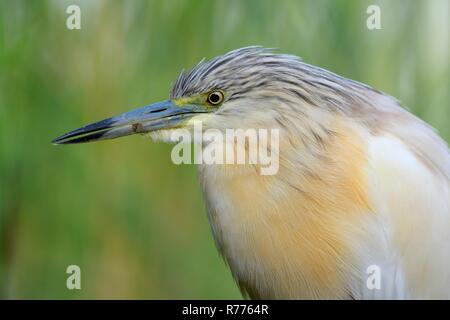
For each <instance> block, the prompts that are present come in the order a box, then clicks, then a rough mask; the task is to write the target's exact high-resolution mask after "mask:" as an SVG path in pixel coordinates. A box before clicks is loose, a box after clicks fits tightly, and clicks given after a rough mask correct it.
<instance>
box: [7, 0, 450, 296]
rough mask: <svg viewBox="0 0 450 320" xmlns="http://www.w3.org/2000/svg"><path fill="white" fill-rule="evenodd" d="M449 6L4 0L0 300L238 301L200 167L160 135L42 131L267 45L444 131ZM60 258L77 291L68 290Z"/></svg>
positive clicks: (448, 111) (118, 107)
mask: <svg viewBox="0 0 450 320" xmlns="http://www.w3.org/2000/svg"><path fill="white" fill-rule="evenodd" d="M449 3H450V2H449V1H447V0H442V1H440V0H432V1H411V0H401V1H400V0H398V1H377V0H371V1H361V0H354V1H335V0H319V1H318V0H311V1H298V0H293V1H256V0H254V1H225V0H224V1H209V0H201V1H186V0H184V1H183V0H177V1H175V0H170V1H167V0H165V1H136V0H133V1H112V0H111V1H97V0H95V1H92V0H90V1H75V0H71V1H9V0H8V1H7V0H0V297H1V298H31V299H35V298H63V299H78V298H150V299H153V298H158V299H159V298H163V299H164V298H176V299H179V298H198V299H202V298H213V299H222V298H240V297H241V296H240V293H239V291H238V290H237V288H236V286H235V284H234V282H233V279H232V277H231V275H230V273H229V271H228V269H227V268H226V266H225V264H224V263H223V261H222V260H221V258H220V257H219V255H218V254H217V252H216V250H215V247H214V242H213V239H212V236H211V234H210V230H209V225H208V221H207V218H206V214H205V210H204V207H203V202H202V197H201V192H200V189H199V186H198V183H197V180H196V174H195V167H194V166H187V165H183V166H176V165H174V164H172V162H171V161H170V150H171V146H170V145H164V144H155V143H151V142H149V141H147V140H146V139H143V138H140V137H138V136H133V137H129V138H123V139H119V140H116V141H114V142H111V141H106V142H102V143H95V144H86V145H75V146H69V147H66V146H62V147H55V146H53V145H52V144H51V143H50V140H52V139H53V138H55V137H56V136H58V135H59V134H62V133H64V132H66V131H68V130H71V129H74V128H77V127H79V126H80V125H84V124H86V123H89V122H92V121H95V120H100V119H103V118H105V117H108V116H111V115H115V114H118V113H121V112H124V111H127V110H129V109H131V108H135V107H139V106H143V105H146V104H148V103H150V102H153V101H158V100H161V99H165V98H166V97H167V96H168V92H169V88H170V84H171V83H172V81H173V80H174V79H175V77H176V76H177V75H178V73H179V72H180V71H181V69H182V68H188V67H190V66H192V65H193V64H195V63H197V62H198V61H199V60H200V59H201V58H203V57H213V56H215V55H219V54H222V53H224V52H226V51H228V50H231V49H235V48H237V47H241V46H247V45H263V46H269V47H277V48H280V50H281V51H282V52H286V53H292V54H296V55H299V56H301V57H302V58H303V59H304V60H305V61H306V62H308V63H312V64H316V65H319V66H321V67H325V68H327V69H330V70H332V71H334V72H337V73H339V74H342V75H344V76H346V77H350V78H353V79H356V80H358V81H362V82H365V83H367V84H370V85H372V86H374V87H376V88H378V89H380V90H383V91H385V92H387V93H389V94H391V95H393V96H395V97H397V98H398V99H399V100H400V101H401V102H402V103H403V104H404V105H406V106H408V107H409V108H410V109H411V110H412V111H413V112H414V113H415V114H417V115H419V116H420V117H422V118H423V119H425V120H426V121H428V122H429V123H430V124H432V125H433V126H434V127H435V128H437V129H438V130H439V132H440V134H441V135H442V136H443V137H444V138H445V139H447V141H449V138H450V127H449V123H450V121H449V120H450V97H449V87H450V86H449ZM70 4H77V5H79V6H80V7H81V26H82V29H81V30H68V29H67V28H66V18H67V16H68V15H67V14H66V12H65V11H66V8H67V6H68V5H70ZM370 4H377V5H379V6H380V8H381V19H382V20H381V21H382V29H381V30H374V31H369V30H368V29H367V28H366V18H367V14H366V8H367V7H368V5H370ZM71 264H76V265H79V266H80V267H81V285H82V289H81V290H72V291H70V290H68V289H67V288H66V278H67V276H68V275H67V274H66V268H67V266H68V265H71Z"/></svg>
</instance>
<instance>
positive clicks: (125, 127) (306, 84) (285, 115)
mask: <svg viewBox="0 0 450 320" xmlns="http://www.w3.org/2000/svg"><path fill="white" fill-rule="evenodd" d="M365 89H367V87H366V86H364V85H362V84H359V83H357V82H354V81H351V80H348V79H345V78H342V77H339V76H337V75H335V74H333V73H331V72H329V71H326V70H324V69H321V68H318V67H314V66H311V65H308V64H305V63H302V62H301V61H300V58H298V57H296V56H293V55H286V54H277V53H273V51H272V50H270V49H265V48H262V47H255V46H253V47H245V48H241V49H236V50H233V51H230V52H228V53H226V54H224V55H222V56H218V57H216V58H213V59H211V60H207V61H205V60H202V61H201V62H200V63H199V64H197V65H196V66H195V67H194V68H192V69H191V70H189V71H184V72H182V73H181V74H180V75H179V76H178V78H177V79H176V81H175V83H174V84H173V87H172V90H171V93H170V98H169V99H168V100H164V101H161V102H157V103H154V104H150V105H148V106H145V107H142V108H139V109H135V110H132V111H129V112H126V113H123V114H121V115H118V116H115V117H111V118H108V119H104V120H102V121H99V122H95V123H92V124H89V125H87V126H84V127H82V128H79V129H76V130H73V131H71V132H68V133H66V134H64V135H62V136H60V137H58V138H56V139H55V140H53V143H55V144H71V143H81V142H91V141H98V140H105V139H113V138H118V137H122V136H127V135H132V134H147V135H149V136H150V137H151V138H153V139H155V140H169V141H170V140H171V138H170V136H171V132H173V131H174V130H177V129H180V128H182V129H188V130H190V129H192V128H193V124H194V123H195V121H201V122H202V127H203V129H209V128H214V129H218V130H224V129H227V128H230V129H246V128H274V127H278V128H279V127H283V128H284V129H286V130H291V131H292V130H299V129H300V130H301V129H305V130H309V131H310V132H309V135H310V136H311V132H312V130H311V128H314V127H316V128H320V127H322V128H323V127H324V126H325V127H326V123H325V124H324V123H322V124H321V123H319V122H320V121H322V122H323V121H326V119H327V116H326V115H327V114H329V111H333V110H334V111H339V110H340V111H342V110H344V111H345V110H346V108H344V106H345V105H346V104H349V102H350V101H352V100H353V101H354V100H358V99H364V97H363V96H362V95H359V93H360V92H363V91H364V90H365ZM318 119H319V120H320V121H318ZM302 124H304V125H302ZM316 131H317V130H316ZM314 134H320V132H316V133H314ZM301 135H302V134H301V133H300V136H301Z"/></svg>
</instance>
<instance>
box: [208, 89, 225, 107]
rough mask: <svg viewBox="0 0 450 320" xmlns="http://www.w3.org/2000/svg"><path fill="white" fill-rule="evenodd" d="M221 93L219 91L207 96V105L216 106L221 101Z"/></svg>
mask: <svg viewBox="0 0 450 320" xmlns="http://www.w3.org/2000/svg"><path fill="white" fill-rule="evenodd" d="M223 98H224V97H223V93H222V92H221V91H213V92H211V93H210V94H209V95H208V99H207V100H208V103H210V104H212V105H214V106H216V105H218V104H220V103H221V102H222V101H223Z"/></svg>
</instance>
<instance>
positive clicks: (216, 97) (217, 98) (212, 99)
mask: <svg viewBox="0 0 450 320" xmlns="http://www.w3.org/2000/svg"><path fill="white" fill-rule="evenodd" d="M209 101H210V102H211V103H218V102H219V101H220V95H219V94H218V93H211V95H210V96H209Z"/></svg>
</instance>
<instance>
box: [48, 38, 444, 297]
mask: <svg viewBox="0 0 450 320" xmlns="http://www.w3.org/2000/svg"><path fill="white" fill-rule="evenodd" d="M198 121H201V123H202V124H203V130H206V129H215V130H218V131H220V132H224V131H225V130H227V129H238V128H242V129H250V128H276V129H277V130H279V146H278V151H277V152H278V157H279V168H278V171H277V173H276V174H273V175H262V174H261V173H260V172H259V170H258V168H259V166H260V164H258V163H257V162H256V163H251V164H249V163H247V164H244V165H242V164H198V165H197V171H198V178H199V182H200V185H201V188H202V191H203V195H204V198H205V202H206V208H207V210H206V211H207V214H208V218H209V222H210V225H211V229H212V233H213V237H214V240H215V243H216V246H217V248H218V250H219V252H220V253H221V255H222V256H223V257H224V260H225V261H226V263H227V265H228V266H229V268H230V270H231V273H232V275H233V277H234V279H235V280H236V283H237V285H238V286H239V288H240V290H241V292H242V293H243V295H244V297H247V298H251V299H432V298H438V299H444V298H446V299H448V298H450V152H449V149H448V146H447V144H446V142H445V141H444V140H443V139H442V138H441V137H440V136H439V135H438V134H437V133H436V131H435V130H434V129H433V128H432V127H431V126H430V125H428V124H427V123H426V122H424V121H422V120H421V119H419V118H418V117H416V116H415V115H413V114H412V113H410V112H409V111H407V109H406V108H404V107H403V106H402V105H401V104H400V103H399V102H398V101H397V100H396V99H395V98H393V97H391V96H389V95H388V94H385V93H383V92H381V91H378V90H376V89H374V88H372V87H371V86H369V85H366V84H363V83H360V82H357V81H354V80H351V79H348V78H345V77H342V76H339V75H337V74H335V73H333V72H331V71H328V70H325V69H323V68H319V67H316V66H313V65H310V64H307V63H305V62H303V61H302V60H301V59H300V58H299V57H297V56H295V55H290V54H282V53H279V52H278V51H277V50H273V49H268V48H264V47H260V46H251V47H245V48H239V49H235V50H233V51H230V52H228V53H226V54H224V55H221V56H218V57H215V58H212V59H209V60H205V59H203V60H202V61H201V62H200V63H199V64H197V65H196V66H194V67H193V68H192V69H190V70H187V71H182V72H181V74H180V75H179V76H178V78H177V79H176V81H175V82H174V83H173V86H172V90H171V92H170V96H169V99H168V100H165V101H162V102H157V103H154V104H151V105H148V106H145V107H142V108H139V109H135V110H132V111H129V112H126V113H123V114H121V115H119V116H115V117H111V118H108V119H105V120H102V121H99V122H96V123H93V124H89V125H87V126H84V127H82V128H80V129H77V130H74V131H71V132H69V133H66V134H64V135H62V136H60V137H59V138H56V139H55V140H54V141H53V143H55V144H73V143H82V142H92V141H99V140H105V139H113V138H117V137H122V136H126V135H132V134H142V135H145V136H148V137H150V138H151V139H153V140H156V141H165V142H174V141H173V138H172V133H174V132H176V131H177V130H181V129H182V130H187V131H188V132H191V131H192V130H193V128H194V126H195V123H196V122H198ZM194 143H198V142H195V141H194ZM208 145H209V144H208V143H205V146H201V148H200V150H203V148H206V146H208ZM266 147H267V148H268V149H270V148H271V145H267V146H266ZM246 150H247V149H246ZM247 151H249V150H247ZM272 151H273V150H272Z"/></svg>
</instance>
